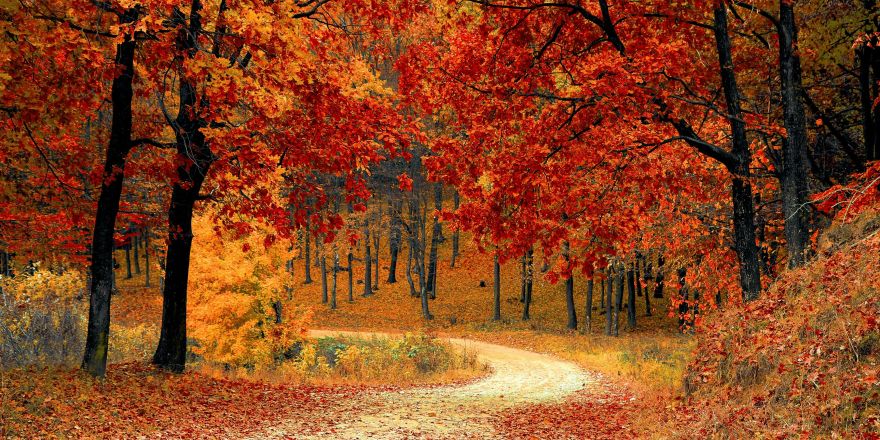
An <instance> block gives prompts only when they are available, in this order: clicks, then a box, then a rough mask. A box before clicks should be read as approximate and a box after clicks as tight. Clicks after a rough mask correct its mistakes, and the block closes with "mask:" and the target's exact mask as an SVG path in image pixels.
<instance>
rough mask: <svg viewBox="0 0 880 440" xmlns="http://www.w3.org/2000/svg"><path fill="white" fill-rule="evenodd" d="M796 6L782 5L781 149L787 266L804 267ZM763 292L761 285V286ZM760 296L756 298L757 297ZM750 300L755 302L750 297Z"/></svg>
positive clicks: (803, 134)
mask: <svg viewBox="0 0 880 440" xmlns="http://www.w3.org/2000/svg"><path fill="white" fill-rule="evenodd" d="M798 50H799V48H798V29H797V23H796V22H795V16H794V2H792V1H791V0H780V1H779V68H780V77H781V78H782V108H783V119H784V124H785V131H786V137H785V142H784V144H783V148H782V156H783V164H782V165H783V166H782V170H781V182H780V183H781V186H782V212H783V216H784V218H785V240H786V244H787V246H788V266H789V267H797V266H800V265H802V264H804V261H805V260H806V252H807V251H808V249H809V243H810V242H809V240H810V230H809V224H810V209H809V206H808V204H809V200H808V197H809V187H808V182H807V178H808V176H807V121H806V115H805V113H804V102H803V98H802V97H803V82H802V81H803V80H802V73H801V59H800V55H798ZM758 289H759V290H760V282H759V283H758ZM756 296H757V295H756ZM749 299H754V298H752V297H750V298H749Z"/></svg>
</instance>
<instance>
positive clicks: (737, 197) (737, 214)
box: [715, 4, 761, 301]
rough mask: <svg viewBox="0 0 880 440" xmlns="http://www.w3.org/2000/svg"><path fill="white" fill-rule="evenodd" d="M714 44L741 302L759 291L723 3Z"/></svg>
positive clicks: (742, 129)
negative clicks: (727, 133)
mask: <svg viewBox="0 0 880 440" xmlns="http://www.w3.org/2000/svg"><path fill="white" fill-rule="evenodd" d="M715 41H716V43H717V48H718V64H719V67H720V70H721V82H722V86H723V88H724V95H725V99H726V101H727V112H728V113H729V117H728V121H729V123H730V127H731V132H732V134H733V149H732V155H733V158H734V163H732V164H727V166H728V169H729V170H730V171H731V173H732V174H733V189H732V198H733V231H734V247H735V248H736V253H737V257H738V258H739V266H740V285H741V287H742V290H743V299H744V300H745V301H750V300H753V299H756V298H757V297H758V295H759V294H760V292H761V274H760V268H759V264H758V261H759V255H758V246H757V245H756V244H755V210H754V206H753V200H752V186H751V183H750V182H749V179H750V177H751V176H750V171H749V163H751V152H750V151H749V141H748V138H747V137H746V126H745V122H744V121H743V117H742V111H741V109H740V93H739V87H738V85H737V82H736V75H735V72H734V66H733V57H732V55H731V49H730V36H729V35H728V31H727V7H726V6H725V5H724V4H720V6H719V7H718V8H716V9H715Z"/></svg>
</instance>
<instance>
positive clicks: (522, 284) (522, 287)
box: [519, 254, 526, 303]
mask: <svg viewBox="0 0 880 440" xmlns="http://www.w3.org/2000/svg"><path fill="white" fill-rule="evenodd" d="M519 266H520V267H519V302H521V303H524V302H526V255H525V254H523V256H522V257H521V258H520V262H519Z"/></svg>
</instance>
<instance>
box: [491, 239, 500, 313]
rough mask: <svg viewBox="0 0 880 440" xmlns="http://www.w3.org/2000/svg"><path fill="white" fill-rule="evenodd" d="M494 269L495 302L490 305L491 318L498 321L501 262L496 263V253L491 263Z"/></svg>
mask: <svg viewBox="0 0 880 440" xmlns="http://www.w3.org/2000/svg"><path fill="white" fill-rule="evenodd" d="M493 266H494V269H495V286H494V291H495V303H494V306H493V307H492V320H493V321H500V320H501V264H499V263H498V255H497V254H496V255H495V262H494V264H493Z"/></svg>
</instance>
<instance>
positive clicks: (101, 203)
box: [7, 10, 137, 377]
mask: <svg viewBox="0 0 880 440" xmlns="http://www.w3.org/2000/svg"><path fill="white" fill-rule="evenodd" d="M136 19H137V12H135V11H132V10H129V11H126V12H125V13H124V14H123V15H120V19H119V21H120V23H122V24H125V23H131V22H133V21H135V20H136ZM136 45H137V43H136V42H135V40H134V38H133V37H132V36H131V35H126V36H125V39H124V40H123V42H122V43H120V44H118V45H117V46H116V65H117V66H118V67H119V68H120V70H119V75H118V76H117V77H116V78H114V79H113V85H112V86H111V92H110V96H111V103H112V106H113V107H112V108H113V116H112V121H111V126H110V127H111V128H110V141H109V143H108V144H107V156H106V159H105V161H104V177H103V179H102V184H101V194H100V195H99V196H98V207H97V210H96V212H95V227H94V230H93V236H92V246H91V251H92V260H91V265H90V267H89V273H90V276H91V285H90V287H89V322H88V332H87V335H86V347H85V353H84V355H83V361H82V368H83V369H84V370H86V371H87V372H89V373H90V374H91V375H93V376H102V377H103V376H104V373H105V372H106V370H107V344H108V340H109V337H110V294H111V291H112V289H113V277H114V273H113V234H114V232H115V231H116V216H117V215H118V214H119V201H120V197H121V196H122V181H123V178H124V170H125V158H126V156H127V155H128V152H129V151H130V150H131V121H132V113H131V104H132V98H133V96H134V91H133V88H132V79H133V77H134V51H135V47H136ZM7 268H8V262H7Z"/></svg>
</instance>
